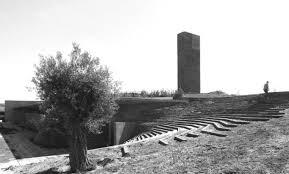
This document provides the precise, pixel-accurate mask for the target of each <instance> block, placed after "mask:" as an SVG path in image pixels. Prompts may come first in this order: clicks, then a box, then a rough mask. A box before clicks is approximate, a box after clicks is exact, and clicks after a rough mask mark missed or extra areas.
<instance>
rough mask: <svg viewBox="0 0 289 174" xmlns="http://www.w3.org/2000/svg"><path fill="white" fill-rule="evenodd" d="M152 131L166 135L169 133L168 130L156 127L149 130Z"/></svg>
mask: <svg viewBox="0 0 289 174" xmlns="http://www.w3.org/2000/svg"><path fill="white" fill-rule="evenodd" d="M151 130H152V131H158V132H162V133H167V132H169V131H168V130H165V129H162V128H158V127H154V128H152V129H151Z"/></svg>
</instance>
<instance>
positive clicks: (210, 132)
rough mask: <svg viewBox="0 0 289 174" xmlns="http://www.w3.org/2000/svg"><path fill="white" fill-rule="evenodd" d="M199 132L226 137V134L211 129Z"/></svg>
mask: <svg viewBox="0 0 289 174" xmlns="http://www.w3.org/2000/svg"><path fill="white" fill-rule="evenodd" d="M201 133H203V134H208V135H214V136H218V137H226V136H227V135H225V134H220V133H217V132H212V131H207V130H202V131H201Z"/></svg>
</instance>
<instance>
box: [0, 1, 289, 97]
mask: <svg viewBox="0 0 289 174" xmlns="http://www.w3.org/2000/svg"><path fill="white" fill-rule="evenodd" d="M288 9H289V2H288V1H287V2H286V0H284V1H282V0H274V1H273V0H271V1H268V0H239V1H238V0H218V1H215V0H202V1H201V0H121V1H120V0H25V1H23V0H0V74H1V82H0V102H3V101H4V100H34V99H36V98H37V96H36V92H35V91H29V90H28V89H27V88H31V87H33V83H31V79H32V77H33V76H34V69H35V68H34V65H35V64H38V62H39V55H40V54H41V55H55V53H56V51H61V52H62V53H63V55H65V56H66V55H68V54H69V52H70V51H71V50H72V43H73V42H77V43H79V44H80V47H81V48H82V49H83V50H86V51H88V52H89V53H91V54H92V55H94V56H96V57H99V58H100V61H101V64H103V65H107V66H108V67H109V69H110V71H111V72H112V73H113V74H112V75H113V77H114V79H115V80H117V81H121V82H122V85H121V87H122V91H141V90H148V91H150V90H157V89H166V90H175V89H176V88H177V34H178V33H180V32H183V31H187V32H190V33H193V34H197V35H199V36H200V39H201V92H202V93H206V92H211V91H216V90H222V91H224V92H226V93H229V94H253V93H261V92H262V89H263V85H264V83H265V82H266V81H267V80H268V81H269V82H270V84H269V85H270V90H271V91H289V81H288V80H287V77H286V75H288V74H289V68H288V58H289V49H288V48H289V32H288V31H289V23H288V21H289V10H288Z"/></svg>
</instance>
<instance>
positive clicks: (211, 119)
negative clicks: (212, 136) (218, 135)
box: [197, 118, 237, 127]
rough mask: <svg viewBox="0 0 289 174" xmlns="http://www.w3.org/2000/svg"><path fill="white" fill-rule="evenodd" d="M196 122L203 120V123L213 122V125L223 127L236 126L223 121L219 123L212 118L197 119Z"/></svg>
mask: <svg viewBox="0 0 289 174" xmlns="http://www.w3.org/2000/svg"><path fill="white" fill-rule="evenodd" d="M197 120H204V121H213V122H215V123H219V124H220V125H222V126H224V127H237V125H236V124H229V123H227V122H225V121H221V120H218V119H214V118H198V119H197Z"/></svg>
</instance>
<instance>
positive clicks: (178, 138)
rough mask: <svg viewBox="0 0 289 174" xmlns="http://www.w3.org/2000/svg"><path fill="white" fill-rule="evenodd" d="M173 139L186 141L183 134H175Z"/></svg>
mask: <svg viewBox="0 0 289 174" xmlns="http://www.w3.org/2000/svg"><path fill="white" fill-rule="evenodd" d="M174 140H176V141H179V142H183V141H187V139H186V138H185V137H183V136H175V137H174Z"/></svg>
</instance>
